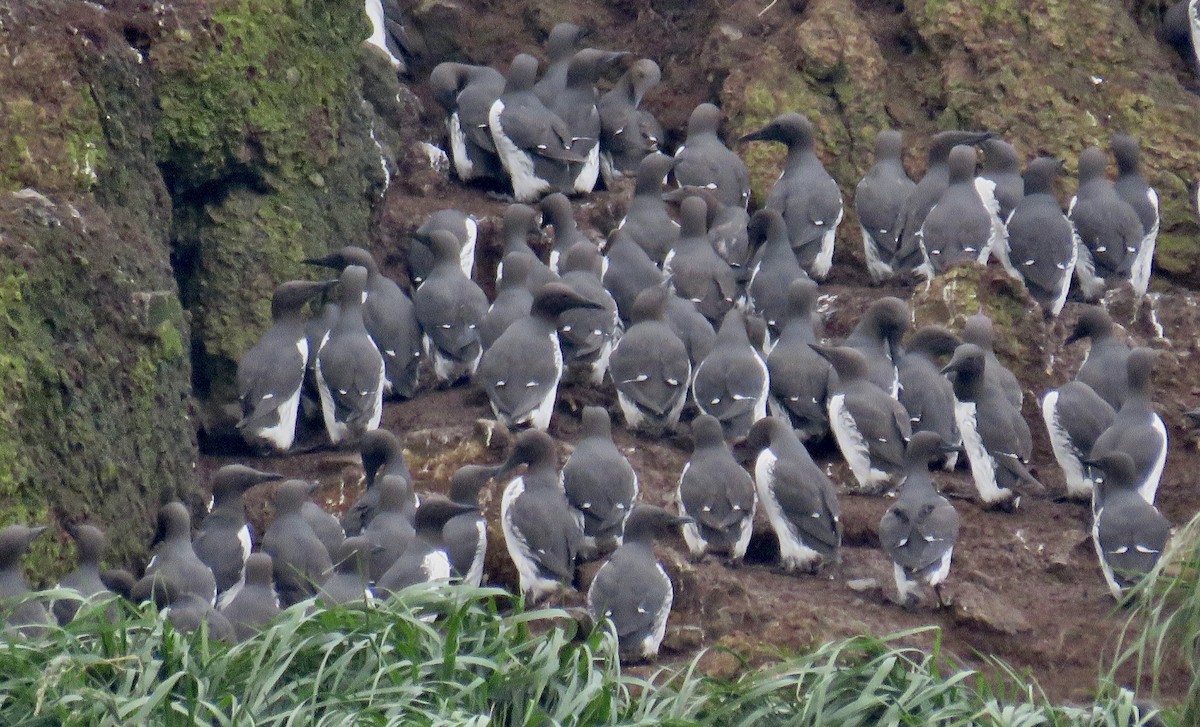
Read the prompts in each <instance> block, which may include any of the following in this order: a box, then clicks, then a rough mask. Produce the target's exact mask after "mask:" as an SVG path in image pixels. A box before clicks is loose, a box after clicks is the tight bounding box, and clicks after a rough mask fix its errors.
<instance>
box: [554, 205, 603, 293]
mask: <svg viewBox="0 0 1200 727" xmlns="http://www.w3.org/2000/svg"><path fill="white" fill-rule="evenodd" d="M539 206H540V207H541V208H542V213H543V215H544V216H546V217H548V218H549V219H550V226H551V227H553V228H554V240H553V243H552V244H551V247H550V270H551V271H552V272H554V273H555V274H558V275H561V274H562V270H560V268H561V267H562V262H563V258H564V257H566V255H567V251H569V250H570V249H571V248H572V247H574V246H575V245H576V244H578V243H581V242H582V243H585V244H587V245H589V246H591V247H592V248H593V249H597V252H599V250H598V248H597V246H596V243H594V242H592V240H591V238H589V237H588V236H587V235H585V234H583V232H582V231H581V230H580V229H579V224H578V223H577V222H576V221H575V213H574V212H573V211H572V210H571V200H569V199H567V195H565V194H563V193H562V192H555V193H554V194H551V195H547V196H546V197H545V198H544V199H543V200H542V201H541V203H540V204H539Z"/></svg>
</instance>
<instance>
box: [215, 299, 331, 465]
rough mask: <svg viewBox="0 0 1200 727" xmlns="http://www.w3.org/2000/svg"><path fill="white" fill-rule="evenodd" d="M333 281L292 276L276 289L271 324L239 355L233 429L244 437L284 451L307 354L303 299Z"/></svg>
mask: <svg viewBox="0 0 1200 727" xmlns="http://www.w3.org/2000/svg"><path fill="white" fill-rule="evenodd" d="M334 282H336V281H329V282H316V283H310V282H307V281H302V280H293V281H289V282H287V283H284V284H283V285H280V286H279V287H278V288H276V289H275V294H274V296H272V298H271V327H270V328H268V329H267V330H266V332H265V333H263V335H262V338H260V339H259V340H258V342H257V343H255V344H254V346H253V347H251V349H250V350H249V351H247V352H246V353H245V354H243V355H242V357H241V359H240V360H238V369H237V386H238V400H239V401H240V402H241V405H242V419H241V421H239V422H238V423H237V428H238V431H240V432H241V433H242V436H243V437H244V438H245V439H246V440H247V441H248V442H251V443H253V444H264V445H267V446H270V447H272V448H274V449H275V450H277V451H280V452H285V451H287V450H288V449H290V448H291V446H292V443H293V442H294V441H295V440H296V419H297V416H298V415H299V413H300V393H301V392H300V390H301V388H303V385H304V373H305V370H306V368H307V366H308V357H309V353H310V351H309V347H308V338H307V337H306V336H305V330H304V323H305V320H304V304H305V303H307V302H308V301H309V299H311V298H313V297H314V296H316V295H318V294H320V293H322V292H324V291H326V290H328V289H329V288H330V287H331V286H332V285H333V284H334Z"/></svg>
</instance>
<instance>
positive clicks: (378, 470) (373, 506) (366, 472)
mask: <svg viewBox="0 0 1200 727" xmlns="http://www.w3.org/2000/svg"><path fill="white" fill-rule="evenodd" d="M358 446H359V451H360V452H361V454H362V468H363V476H364V478H365V480H366V492H364V493H363V494H362V495H361V496H360V497H359V498H358V499H357V500H356V501H355V502H354V504H353V505H351V506H350V507H348V508H346V512H345V513H344V514H343V515H342V520H341V523H342V530H343V531H345V533H346V535H350V536H354V535H359V534H361V533H362V529H363V528H364V527H366V526H367V524H368V523H370V522H371V520H372V519H373V518H374V517H375V513H376V511H377V510H378V509H379V492H378V491H377V490H376V489H375V483H376V482H378V481H379V480H381V479H383V476H384V475H397V476H399V477H402V478H404V480H406V481H407V482H408V483H409V488H410V489H411V488H412V474H411V473H410V472H409V471H408V462H407V461H405V459H404V448H403V446H401V444H400V440H399V439H397V438H396V435H395V434H392V433H391V432H390V431H388V430H386V429H376V430H374V431H370V432H367V433H366V434H364V435H363V438H362V440H361V441H360V442H359V443H358ZM416 506H417V501H416V497H415V495H414V497H413V508H414V509H415V508H416Z"/></svg>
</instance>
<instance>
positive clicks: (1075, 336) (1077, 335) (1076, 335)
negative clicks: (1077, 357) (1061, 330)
mask: <svg viewBox="0 0 1200 727" xmlns="http://www.w3.org/2000/svg"><path fill="white" fill-rule="evenodd" d="M1083 337H1084V335H1083V331H1081V330H1079V329H1078V328H1076V329H1075V330H1073V331H1071V335H1069V336H1067V339H1066V340H1065V341H1063V345H1064V346H1070V345H1071V344H1072V343H1075V342H1076V341H1078V340H1079V339H1081V338H1083Z"/></svg>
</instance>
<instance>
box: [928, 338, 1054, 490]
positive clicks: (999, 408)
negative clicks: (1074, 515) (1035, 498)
mask: <svg viewBox="0 0 1200 727" xmlns="http://www.w3.org/2000/svg"><path fill="white" fill-rule="evenodd" d="M986 363H987V356H986V353H985V352H984V350H983V349H982V348H980V347H979V346H976V345H975V344H973V343H964V344H963V345H961V346H959V347H958V349H957V350H956V351H955V352H954V357H953V358H952V359H950V363H948V364H946V367H945V368H943V369H942V373H944V374H953V376H952V378H951V381H952V383H953V384H954V396H955V398H956V399H957V400H958V402H957V403H956V404H955V405H954V418H955V421H956V422H957V423H958V431H959V433H960V434H961V435H962V441H963V448H964V449H965V450H966V453H967V461H968V462H970V464H971V478H972V479H973V480H974V482H975V489H976V491H977V492H978V493H979V499H980V500H982V501H983V503H984V504H985V505H987V506H1007V505H1009V504H1010V503H1011V505H1012V506H1016V504H1017V503H1018V502H1019V498H1018V497H1017V493H1016V492H1014V491H1013V488H1014V487H1017V486H1018V485H1021V486H1022V488H1023V489H1025V490H1027V491H1031V492H1035V493H1039V494H1040V493H1041V492H1044V491H1045V487H1043V486H1042V484H1041V483H1040V482H1038V481H1037V480H1036V479H1034V477H1033V475H1031V474H1030V473H1029V470H1028V469H1026V465H1028V463H1029V459H1030V457H1031V456H1032V455H1033V435H1032V434H1031V432H1030V431H1029V425H1028V424H1027V423H1026V422H1025V418H1024V417H1023V416H1021V410H1020V409H1018V408H1017V407H1015V406H1013V405H1012V402H1010V401H1009V400H1008V399H1007V398H1005V396H1004V392H1003V391H1002V390H1001V389H999V388H998V387H996V386H994V385H989V382H988V380H987V377H986V376H985V375H984V368H985V366H986Z"/></svg>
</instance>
